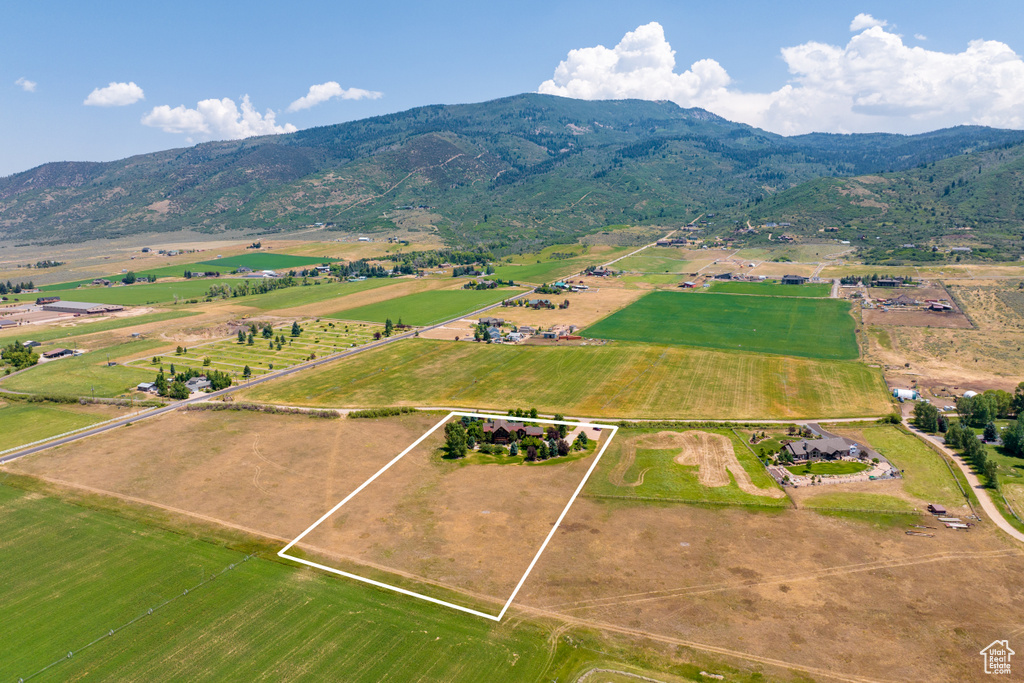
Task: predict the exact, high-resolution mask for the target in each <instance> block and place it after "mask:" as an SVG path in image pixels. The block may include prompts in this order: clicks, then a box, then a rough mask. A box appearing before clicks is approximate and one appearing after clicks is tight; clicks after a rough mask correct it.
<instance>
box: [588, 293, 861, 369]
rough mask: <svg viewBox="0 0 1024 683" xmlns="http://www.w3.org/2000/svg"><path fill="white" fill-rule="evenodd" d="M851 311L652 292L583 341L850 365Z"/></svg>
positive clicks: (829, 304) (839, 305) (843, 305)
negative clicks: (700, 348) (735, 352)
mask: <svg viewBox="0 0 1024 683" xmlns="http://www.w3.org/2000/svg"><path fill="white" fill-rule="evenodd" d="M849 310H850V304H849V303H847V302H844V301H835V300H831V299H827V300H816V299H797V298H792V297H771V296H735V295H731V294H710V293H682V292H651V293H650V294H647V295H646V296H644V297H642V298H641V299H639V300H637V301H636V302H634V303H632V304H630V305H629V306H627V307H626V308H624V309H622V310H621V311H618V312H616V313H613V314H612V315H610V316H608V317H607V318H605V319H604V320H601V321H599V322H597V323H596V324H595V325H592V326H590V327H588V328H587V329H586V330H584V331H583V336H585V337H588V338H591V339H620V340H624V341H643V342H653V343H659V344H680V345H686V346H704V347H710V348H716V349H736V350H742V351H749V352H755V353H773V354H783V355H788V356H802V357H806V358H821V359H833V360H849V359H854V358H857V356H858V350H857V342H856V339H855V337H854V320H853V317H851V316H850V314H849Z"/></svg>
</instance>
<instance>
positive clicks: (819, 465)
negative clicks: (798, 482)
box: [786, 460, 870, 476]
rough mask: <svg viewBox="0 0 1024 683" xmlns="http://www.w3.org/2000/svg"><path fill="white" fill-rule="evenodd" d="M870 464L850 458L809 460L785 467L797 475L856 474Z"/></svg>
mask: <svg viewBox="0 0 1024 683" xmlns="http://www.w3.org/2000/svg"><path fill="white" fill-rule="evenodd" d="M869 467H870V465H868V464H867V463H863V462H853V461H850V460H835V461H833V462H825V461H818V462H809V463H806V464H803V465H791V466H789V467H787V468H786V469H787V470H789V471H790V472H791V473H793V474H796V475H799V476H807V475H811V474H856V473H857V472H863V471H864V470H866V469H868V468H869Z"/></svg>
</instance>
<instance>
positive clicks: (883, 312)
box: [863, 308, 973, 329]
mask: <svg viewBox="0 0 1024 683" xmlns="http://www.w3.org/2000/svg"><path fill="white" fill-rule="evenodd" d="M863 317H864V322H865V323H867V324H868V325H882V326H891V327H951V328H957V329H969V328H971V327H973V325H971V321H970V320H968V319H967V317H966V316H964V314H963V313H956V312H954V311H942V312H940V311H928V310H923V311H922V310H917V309H910V310H904V309H899V308H890V309H885V308H868V309H865V310H864V311H863Z"/></svg>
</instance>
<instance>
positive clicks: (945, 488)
mask: <svg viewBox="0 0 1024 683" xmlns="http://www.w3.org/2000/svg"><path fill="white" fill-rule="evenodd" d="M831 431H834V432H835V433H837V434H842V435H844V436H849V437H851V438H854V439H857V440H860V441H861V442H862V443H866V444H868V445H869V446H871V447H872V448H874V449H875V450H876V451H878V452H879V453H881V454H882V455H884V456H885V457H886V458H888V459H889V461H890V462H892V464H893V465H895V466H896V467H898V468H899V469H901V470H903V490H904V491H906V492H907V493H909V494H910V495H912V496H914V497H915V498H918V499H920V500H921V501H922V502H924V503H939V504H940V505H945V506H946V507H957V506H960V505H963V504H964V497H963V495H961V493H960V489H959V488H957V485H956V481H955V480H954V479H953V475H951V474H950V472H949V468H948V467H947V466H946V464H945V463H944V462H943V461H942V456H941V455H940V454H939V453H937V452H936V451H934V450H932V449H931V448H930V447H929V446H928V445H927V444H925V443H924V442H922V441H921V440H920V439H918V438H917V437H916V436H913V435H912V434H908V433H907V432H904V431H903V430H901V429H900V428H898V427H896V426H891V425H889V426H882V425H879V426H877V427H867V428H865V429H860V430H844V429H843V428H842V426H841V425H835V426H834V429H832V430H831Z"/></svg>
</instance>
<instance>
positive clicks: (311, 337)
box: [130, 319, 383, 380]
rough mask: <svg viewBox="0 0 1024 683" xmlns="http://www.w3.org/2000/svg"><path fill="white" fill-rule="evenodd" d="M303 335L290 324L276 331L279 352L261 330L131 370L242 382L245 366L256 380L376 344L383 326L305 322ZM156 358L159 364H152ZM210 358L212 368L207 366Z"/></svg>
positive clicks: (144, 362) (144, 360)
mask: <svg viewBox="0 0 1024 683" xmlns="http://www.w3.org/2000/svg"><path fill="white" fill-rule="evenodd" d="M300 327H301V328H302V333H301V334H300V335H299V336H298V337H293V336H291V325H289V324H285V325H281V326H279V327H276V328H274V332H273V334H274V336H275V337H276V336H279V335H282V334H283V335H284V336H285V338H286V340H287V341H286V342H285V343H284V344H282V345H281V350H280V351H278V350H277V346H276V344H275V345H274V346H273V347H271V344H272V343H273V340H272V339H264V338H263V337H262V335H261V331H257V333H256V334H255V335H253V343H252V345H251V346H250V345H249V343H248V330H245V332H246V341H245V342H243V343H239V342H238V338H237V337H232V338H230V339H221V340H218V341H215V342H206V343H204V344H197V345H195V346H188V347H184V346H183V347H182V353H180V354H179V353H177V352H176V351H168V352H166V353H163V354H159V355H157V356H153V357H148V358H140V359H138V360H136V361H134V362H132V363H131V364H130V367H132V368H139V369H147V370H148V371H149V372H150V374H151V377H150V379H152V378H153V377H155V375H156V373H157V371H158V370H159V369H160V368H161V367H162V368H164V371H165V372H168V371H169V370H170V366H171V365H173V366H174V370H175V372H181V371H183V370H186V369H193V370H198V371H199V372H202V371H203V370H204V369H210V370H220V371H221V372H226V373H228V374H229V375H231V376H232V377H234V378H236V379H237V380H241V379H242V376H243V370H244V369H245V366H246V365H248V366H249V370H250V371H251V372H252V376H253V377H259V376H260V375H265V374H267V373H268V372H270V371H271V370H283V369H285V368H289V367H291V366H293V365H297V364H299V363H303V362H305V361H307V360H312V359H313V357H314V356H315V357H316V358H322V357H324V356H329V355H331V354H334V353H339V352H341V351H345V350H347V349H350V348H352V347H355V346H360V345H362V344H365V343H367V342H369V341H373V334H374V332H382V331H383V327H381V326H380V325H370V324H365V323H351V322H342V321H336V320H327V319H323V320H321V321H320V322H313V321H305V322H302V323H300ZM153 358H156V359H157V362H156V363H154V362H153ZM207 358H209V359H210V363H209V365H206V364H204V361H205V359H207Z"/></svg>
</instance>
